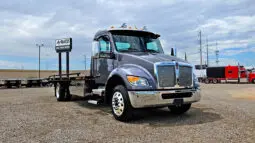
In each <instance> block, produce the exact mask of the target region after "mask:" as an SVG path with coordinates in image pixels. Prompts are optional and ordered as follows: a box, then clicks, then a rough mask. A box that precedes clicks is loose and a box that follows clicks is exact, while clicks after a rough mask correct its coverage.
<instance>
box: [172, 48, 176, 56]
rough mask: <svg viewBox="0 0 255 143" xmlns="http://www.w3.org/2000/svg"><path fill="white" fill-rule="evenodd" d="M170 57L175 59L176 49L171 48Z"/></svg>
mask: <svg viewBox="0 0 255 143" xmlns="http://www.w3.org/2000/svg"><path fill="white" fill-rule="evenodd" d="M171 56H175V57H177V50H176V48H171Z"/></svg>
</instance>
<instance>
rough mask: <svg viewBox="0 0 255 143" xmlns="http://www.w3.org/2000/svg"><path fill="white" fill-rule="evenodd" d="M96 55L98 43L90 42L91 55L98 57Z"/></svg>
mask: <svg viewBox="0 0 255 143" xmlns="http://www.w3.org/2000/svg"><path fill="white" fill-rule="evenodd" d="M98 53H99V42H98V41H93V42H92V55H93V56H98Z"/></svg>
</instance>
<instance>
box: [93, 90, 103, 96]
mask: <svg viewBox="0 0 255 143" xmlns="http://www.w3.org/2000/svg"><path fill="white" fill-rule="evenodd" d="M104 91H105V89H104V88H99V89H92V93H93V94H95V95H99V96H104Z"/></svg>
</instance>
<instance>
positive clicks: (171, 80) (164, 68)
mask: <svg viewBox="0 0 255 143" xmlns="http://www.w3.org/2000/svg"><path fill="white" fill-rule="evenodd" d="M157 72H158V83H159V86H160V87H174V86H175V84H176V77H175V67H174V65H158V66H157Z"/></svg>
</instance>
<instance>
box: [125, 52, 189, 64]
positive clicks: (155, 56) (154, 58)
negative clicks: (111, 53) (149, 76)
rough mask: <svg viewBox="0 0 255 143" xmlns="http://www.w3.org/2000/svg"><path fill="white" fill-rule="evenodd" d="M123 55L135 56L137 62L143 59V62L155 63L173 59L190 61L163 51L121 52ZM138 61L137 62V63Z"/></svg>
mask: <svg viewBox="0 0 255 143" xmlns="http://www.w3.org/2000/svg"><path fill="white" fill-rule="evenodd" d="M121 55H122V56H123V57H126V58H133V59H135V60H136V61H137V62H139V61H142V62H148V63H151V64H154V63H156V62H171V61H178V62H183V63H188V62H187V61H185V60H183V59H180V58H177V57H174V56H170V55H165V54H162V53H140V52H137V53H135V52H134V53H132V54H129V53H128V54H121ZM137 62H136V63H137Z"/></svg>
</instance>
